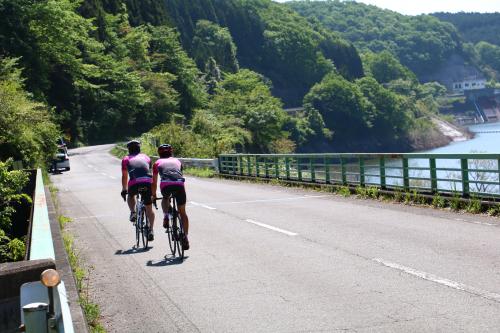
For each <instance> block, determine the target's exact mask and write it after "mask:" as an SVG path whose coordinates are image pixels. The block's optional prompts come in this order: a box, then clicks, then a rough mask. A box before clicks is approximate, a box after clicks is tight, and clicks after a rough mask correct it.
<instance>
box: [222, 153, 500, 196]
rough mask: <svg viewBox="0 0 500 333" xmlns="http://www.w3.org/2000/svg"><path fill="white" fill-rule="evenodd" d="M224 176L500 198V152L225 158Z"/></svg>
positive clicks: (223, 163) (240, 155) (267, 155)
mask: <svg viewBox="0 0 500 333" xmlns="http://www.w3.org/2000/svg"><path fill="white" fill-rule="evenodd" d="M218 163H219V172H220V173H221V174H228V175H239V176H250V177H259V178H275V179H281V180H290V181H299V182H310V183H317V184H335V185H344V186H375V187H378V188H380V189H383V190H402V191H415V190H416V191H418V192H422V193H432V194H436V193H442V194H447V195H461V196H462V197H465V198H467V197H471V196H474V197H478V198H494V199H495V198H500V154H481V153H479V154H425V153H424V154H420V153H416V154H291V155H282V154H276V155H272V154H265V155H253V154H252V155H249V154H226V155H220V156H219V162H218Z"/></svg>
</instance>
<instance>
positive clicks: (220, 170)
mask: <svg viewBox="0 0 500 333" xmlns="http://www.w3.org/2000/svg"><path fill="white" fill-rule="evenodd" d="M223 158H224V157H223V156H221V155H219V158H218V159H217V165H218V166H219V172H220V173H224V170H223V169H222V159H223Z"/></svg>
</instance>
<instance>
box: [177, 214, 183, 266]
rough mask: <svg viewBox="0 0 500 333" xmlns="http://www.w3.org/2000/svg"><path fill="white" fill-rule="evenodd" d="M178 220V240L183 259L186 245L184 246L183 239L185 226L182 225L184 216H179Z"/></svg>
mask: <svg viewBox="0 0 500 333" xmlns="http://www.w3.org/2000/svg"><path fill="white" fill-rule="evenodd" d="M177 215H179V213H178V212H177ZM177 222H178V223H179V227H178V229H177V233H178V236H179V237H178V241H177V249H178V250H179V251H178V253H179V258H181V261H182V260H184V246H182V241H183V239H184V228H183V226H182V218H181V217H180V216H178V218H177Z"/></svg>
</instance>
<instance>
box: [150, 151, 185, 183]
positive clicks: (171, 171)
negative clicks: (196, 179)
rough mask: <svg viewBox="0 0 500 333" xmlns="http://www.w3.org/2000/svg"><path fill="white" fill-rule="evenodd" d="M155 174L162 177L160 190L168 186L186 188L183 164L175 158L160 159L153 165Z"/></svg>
mask: <svg viewBox="0 0 500 333" xmlns="http://www.w3.org/2000/svg"><path fill="white" fill-rule="evenodd" d="M153 174H159V175H160V189H162V190H163V189H164V188H165V187H166V186H171V185H177V186H184V181H185V179H184V177H183V176H182V163H181V161H179V160H178V159H176V158H175V157H169V158H160V159H159V160H157V161H156V162H155V164H154V165H153Z"/></svg>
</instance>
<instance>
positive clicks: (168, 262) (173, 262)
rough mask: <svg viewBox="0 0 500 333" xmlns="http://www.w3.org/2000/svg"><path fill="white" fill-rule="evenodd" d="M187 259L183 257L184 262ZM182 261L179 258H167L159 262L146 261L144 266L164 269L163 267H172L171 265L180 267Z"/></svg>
mask: <svg viewBox="0 0 500 333" xmlns="http://www.w3.org/2000/svg"><path fill="white" fill-rule="evenodd" d="M187 258H189V257H187V256H186V257H184V260H186V259H187ZM182 262H183V260H182V259H181V258H179V257H167V256H165V258H164V259H163V260H161V261H153V260H148V262H147V263H146V266H150V267H164V266H172V265H180V264H182Z"/></svg>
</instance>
